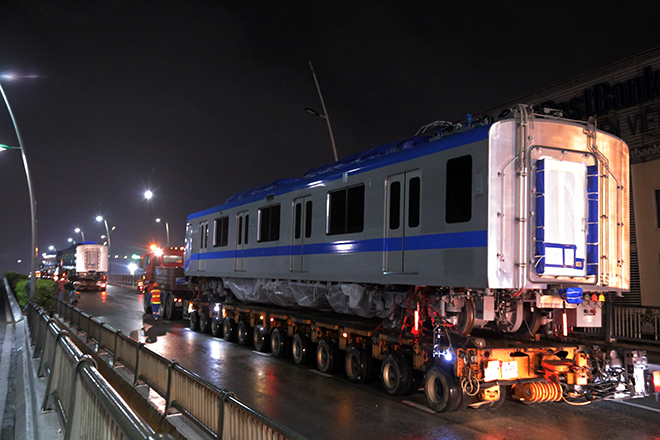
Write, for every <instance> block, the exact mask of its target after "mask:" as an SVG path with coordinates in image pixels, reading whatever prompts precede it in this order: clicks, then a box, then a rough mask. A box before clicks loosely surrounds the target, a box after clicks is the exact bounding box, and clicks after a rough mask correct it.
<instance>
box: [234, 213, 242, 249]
mask: <svg viewBox="0 0 660 440" xmlns="http://www.w3.org/2000/svg"><path fill="white" fill-rule="evenodd" d="M236 239H237V240H238V244H243V242H242V240H243V217H238V234H236Z"/></svg>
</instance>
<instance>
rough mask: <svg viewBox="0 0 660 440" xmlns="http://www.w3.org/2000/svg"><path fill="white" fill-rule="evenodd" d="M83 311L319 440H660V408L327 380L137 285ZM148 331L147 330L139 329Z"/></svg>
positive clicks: (95, 299) (89, 301) (95, 297)
mask: <svg viewBox="0 0 660 440" xmlns="http://www.w3.org/2000/svg"><path fill="white" fill-rule="evenodd" d="M78 306H79V307H80V308H81V309H82V310H83V311H85V312H86V313H89V314H91V315H92V316H95V317H96V318H97V319H100V320H101V321H103V322H105V323H107V324H108V325H110V326H112V327H114V328H117V329H120V330H121V331H122V332H123V333H125V334H128V335H130V336H131V337H133V338H135V339H139V340H140V341H141V342H146V341H145V331H146V333H147V334H148V335H149V336H151V337H152V338H153V337H155V339H156V340H155V342H151V343H148V347H149V348H150V349H152V350H154V351H156V352H158V353H160V354H161V355H163V356H165V357H167V358H169V359H174V360H176V361H177V362H179V363H180V364H181V365H182V366H183V367H185V368H187V369H189V370H191V371H194V372H195V373H197V374H199V375H200V376H202V377H204V378H205V379H207V380H209V381H210V382H212V383H213V384H215V385H216V386H218V387H219V388H223V389H226V390H230V391H233V392H234V393H235V394H236V396H237V397H238V398H239V399H241V400H242V401H244V402H245V403H246V404H248V405H249V406H251V407H252V408H254V409H256V410H257V411H259V412H262V413H264V414H265V415H267V416H268V417H270V418H272V419H274V420H276V421H277V422H279V423H281V424H283V425H285V426H287V427H289V428H291V429H293V430H294V431H296V432H298V433H300V434H301V435H304V436H306V437H307V438H309V439H310V440H315V439H320V440H324V439H328V440H330V439H359V440H366V439H379V440H389V439H392V440H393V439H457V440H459V439H460V440H466V439H483V440H486V439H488V440H500V439H501V440H504V439H506V440H518V439H539V440H542V439H548V440H561V439H570V440H591V439H594V440H596V439H597V440H603V439H622V440H624V439H625V440H633V439H634V440H637V439H655V440H659V439H660V404H657V403H656V402H655V401H654V399H652V398H646V399H636V400H633V401H630V402H631V403H633V404H634V405H648V406H650V407H651V408H652V409H644V408H640V407H638V406H633V405H627V404H622V403H617V402H598V403H596V404H592V405H586V406H570V405H568V404H566V403H552V404H540V405H529V406H526V405H522V404H520V403H517V402H513V401H507V402H505V404H504V405H503V406H502V407H501V408H499V409H497V410H493V411H490V410H472V409H469V410H467V411H464V412H459V413H447V414H431V413H428V412H426V411H424V410H422V409H418V408H416V407H413V406H411V405H410V404H408V403H406V402H412V403H416V404H419V405H422V406H423V405H424V404H425V398H424V394H423V393H422V392H417V393H415V394H413V395H409V396H404V397H394V398H393V397H390V396H388V395H386V394H385V393H384V392H382V391H381V389H380V385H379V383H378V381H377V380H374V381H373V382H371V383H367V384H365V385H355V384H352V383H350V382H348V381H347V380H346V379H345V378H343V377H342V375H341V374H337V375H335V376H334V377H324V376H321V375H319V374H318V373H316V372H315V370H314V368H313V367H312V366H311V365H310V366H309V367H302V366H298V365H295V364H294V363H293V361H291V360H289V359H278V358H274V357H272V356H269V355H263V354H260V353H257V352H255V351H253V350H250V349H248V348H245V347H241V346H239V345H237V344H236V343H229V342H225V341H223V340H221V339H218V338H214V337H212V336H211V335H207V334H200V333H196V332H193V331H191V330H190V329H188V328H187V326H186V325H185V324H186V323H185V322H184V321H161V320H159V321H158V322H157V323H156V322H155V321H153V319H152V318H151V316H147V315H144V314H143V313H142V295H140V294H138V293H137V291H136V290H135V289H132V288H126V287H117V286H110V287H109V288H108V291H107V292H106V293H98V292H83V293H82V294H81V300H80V303H79V305H78ZM143 327H144V329H145V331H142V330H141V329H142V328H143Z"/></svg>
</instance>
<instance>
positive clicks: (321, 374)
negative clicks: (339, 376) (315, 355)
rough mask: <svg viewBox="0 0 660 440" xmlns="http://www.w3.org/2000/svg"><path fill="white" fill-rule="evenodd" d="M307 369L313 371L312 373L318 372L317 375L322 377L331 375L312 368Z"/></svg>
mask: <svg viewBox="0 0 660 440" xmlns="http://www.w3.org/2000/svg"><path fill="white" fill-rule="evenodd" d="M309 371H311V372H312V373H314V374H318V375H319V376H323V377H332V374H325V373H321V372H320V371H319V370H313V369H310V370H309Z"/></svg>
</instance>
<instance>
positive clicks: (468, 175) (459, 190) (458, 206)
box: [445, 155, 472, 223]
mask: <svg viewBox="0 0 660 440" xmlns="http://www.w3.org/2000/svg"><path fill="white" fill-rule="evenodd" d="M446 183H447V185H446V193H445V221H446V222H447V223H463V222H469V221H470V219H471V218H472V156H469V155H468V156H461V157H456V158H454V159H450V160H448V161H447V182H446Z"/></svg>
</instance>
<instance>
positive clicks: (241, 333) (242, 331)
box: [237, 320, 252, 346]
mask: <svg viewBox="0 0 660 440" xmlns="http://www.w3.org/2000/svg"><path fill="white" fill-rule="evenodd" d="M237 340H238V343H239V344H241V345H245V346H248V345H250V342H252V327H250V324H248V323H247V322H246V321H244V320H240V321H239V322H238V335H237Z"/></svg>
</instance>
